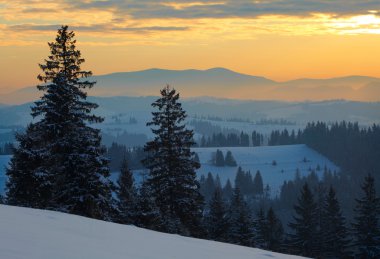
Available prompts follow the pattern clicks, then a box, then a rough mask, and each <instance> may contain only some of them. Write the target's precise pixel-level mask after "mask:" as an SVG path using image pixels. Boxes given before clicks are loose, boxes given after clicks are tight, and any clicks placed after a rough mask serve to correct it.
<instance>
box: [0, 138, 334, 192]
mask: <svg viewBox="0 0 380 259" xmlns="http://www.w3.org/2000/svg"><path fill="white" fill-rule="evenodd" d="M217 149H219V150H221V151H222V152H223V154H224V155H225V154H226V153H227V151H228V150H230V151H231V152H232V155H233V157H234V158H235V160H236V162H237V164H238V166H241V167H242V169H243V170H244V171H251V174H252V177H254V176H255V174H256V172H257V170H259V171H260V173H261V176H262V178H263V182H264V185H266V184H268V185H269V186H270V188H271V195H272V196H273V197H275V196H276V195H279V193H280V187H281V185H282V184H283V183H284V181H288V180H293V179H294V177H295V173H296V170H297V169H298V170H299V172H300V175H301V176H306V175H308V174H310V169H312V170H315V172H316V173H317V175H318V176H319V177H322V176H323V170H324V167H325V166H326V167H327V168H328V169H330V170H331V171H332V172H334V171H338V170H339V168H338V167H337V166H336V165H334V164H333V163H332V162H331V161H330V160H328V159H327V158H326V157H324V156H322V155H320V154H319V153H317V152H315V151H314V150H313V149H310V148H308V147H307V146H306V145H288V146H263V147H226V148H224V147H223V148H194V149H193V150H194V151H195V152H196V153H197V154H198V156H199V159H200V162H201V168H200V169H199V170H198V171H197V174H198V176H199V177H201V175H207V174H208V172H211V173H212V174H213V175H214V176H216V175H217V174H218V175H219V177H220V180H221V182H222V184H223V185H224V184H225V182H226V181H227V179H230V181H231V183H232V185H233V184H234V180H235V176H236V172H237V167H228V166H226V167H217V166H214V165H213V164H212V163H211V158H212V155H213V153H215V152H216V150H217ZM10 158H11V156H0V193H1V194H3V193H4V187H5V181H6V177H5V166H6V165H7V164H8V162H9V160H10ZM304 158H306V160H307V162H304ZM273 161H276V164H277V165H273V164H272V163H273ZM318 166H319V167H320V169H321V170H319V171H317V170H316V169H317V167H318ZM144 173H145V174H146V173H147V172H145V171H144V170H138V171H135V172H134V175H135V180H136V182H139V181H141V179H142V174H144ZM117 178H118V173H117V172H113V173H112V174H111V179H112V180H113V181H116V179H117Z"/></svg>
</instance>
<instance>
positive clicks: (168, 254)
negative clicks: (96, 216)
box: [0, 205, 295, 259]
mask: <svg viewBox="0 0 380 259" xmlns="http://www.w3.org/2000/svg"><path fill="white" fill-rule="evenodd" d="M0 258H7V259H16V258H17V259H25V258H28V259H44V258H46V259H51V258H55V259H76V258H81V259H87V258H91V259H97V258H99V259H104V258H107V259H116V258H120V259H140V258H141V259H153V258H157V259H158V258H159V259H176V258H178V259H203V258H204V259H224V258H234V259H243V258H244V259H245V258H247V259H248V258H249V259H253V258H295V257H293V256H289V255H283V254H277V253H272V252H267V251H263V250H259V249H254V248H247V247H242V246H235V245H230V244H224V243H219V242H212V241H206V240H200V239H195V238H187V237H182V236H178V235H169V234H163V233H159V232H154V231H149V230H145V229H141V228H136V227H132V226H125V225H119V224H114V223H109V222H104V221H99V220H93V219H88V218H84V217H79V216H74V215H68V214H64V213H59V212H52V211H44V210H35V209H28V208H20V207H12V206H5V205H0Z"/></svg>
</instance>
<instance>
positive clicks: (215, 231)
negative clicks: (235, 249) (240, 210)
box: [205, 188, 229, 242]
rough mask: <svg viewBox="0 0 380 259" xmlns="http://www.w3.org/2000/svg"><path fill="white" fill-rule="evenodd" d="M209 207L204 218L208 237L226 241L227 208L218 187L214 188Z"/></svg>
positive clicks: (227, 227)
mask: <svg viewBox="0 0 380 259" xmlns="http://www.w3.org/2000/svg"><path fill="white" fill-rule="evenodd" d="M209 208H210V211H209V213H208V215H207V216H206V219H205V223H206V228H207V234H208V238H210V239H211V240H216V241H221V242H226V241H228V231H229V219H228V214H227V212H228V210H227V206H226V204H225V202H224V200H223V196H222V190H221V189H220V188H216V189H215V192H214V195H213V197H212V199H211V201H210V204H209Z"/></svg>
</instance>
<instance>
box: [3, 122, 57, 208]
mask: <svg viewBox="0 0 380 259" xmlns="http://www.w3.org/2000/svg"><path fill="white" fill-rule="evenodd" d="M41 137H43V132H42V131H41V130H40V128H39V124H30V125H28V127H27V129H26V132H25V133H24V134H21V133H17V134H16V140H17V141H18V147H17V148H15V149H14V154H13V157H12V158H11V161H10V165H9V167H7V169H6V174H7V177H8V180H7V182H6V202H7V203H8V204H10V205H16V206H23V207H31V208H41V209H43V208H45V207H46V206H47V204H48V203H49V201H50V199H51V190H52V181H51V180H52V178H51V176H50V175H49V174H48V173H47V172H46V170H45V169H44V168H43V167H42V166H43V161H44V159H45V158H46V155H44V154H45V153H44V152H40V151H41V150H43V149H44V147H43V146H42V145H41V143H43V141H42V139H41Z"/></svg>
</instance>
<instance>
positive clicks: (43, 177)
mask: <svg viewBox="0 0 380 259" xmlns="http://www.w3.org/2000/svg"><path fill="white" fill-rule="evenodd" d="M74 36H75V34H74V32H72V31H69V30H68V27H67V26H62V27H61V28H60V29H59V30H58V34H57V37H56V40H55V41H54V42H50V43H49V47H50V55H49V56H48V58H47V59H46V60H45V62H44V64H40V68H41V69H42V71H43V73H42V74H41V75H39V76H38V79H39V80H40V81H41V82H43V84H42V85H39V86H38V89H39V90H40V91H43V92H44V95H43V96H42V97H41V99H40V100H39V101H37V102H35V106H34V107H32V116H33V117H34V118H38V119H39V121H38V122H36V123H33V124H31V125H30V126H29V127H28V129H27V131H26V133H25V134H24V135H19V136H18V137H17V139H18V140H19V142H20V145H19V147H18V148H16V151H15V155H14V157H13V159H12V161H11V165H10V168H8V170H7V175H8V177H9V181H8V184H7V189H8V190H7V195H8V200H9V202H10V203H12V204H16V205H17V204H21V205H22V203H23V202H24V201H21V200H19V197H20V196H23V195H24V196H25V193H20V188H22V186H25V182H23V181H28V179H32V181H31V182H32V184H33V185H32V186H33V187H35V188H36V189H35V192H36V193H35V194H33V195H32V196H31V199H32V200H31V201H28V202H27V203H28V204H29V205H32V206H34V205H33V204H37V205H36V207H40V208H51V209H56V210H60V211H65V212H69V213H74V214H79V215H83V216H88V217H93V218H99V219H105V218H107V217H108V211H109V207H110V204H111V203H112V202H111V201H112V197H111V189H112V184H111V182H110V181H109V180H108V179H107V177H108V176H109V170H108V166H107V163H108V161H107V159H106V158H105V156H104V152H105V150H104V148H103V147H102V146H101V137H100V130H98V129H94V128H92V127H90V126H89V125H88V124H89V123H97V122H101V121H102V120H103V119H102V118H101V117H97V116H95V115H93V114H91V111H92V110H93V109H94V108H97V104H95V103H91V102H88V101H87V100H86V98H87V94H86V92H85V91H84V90H85V89H88V88H91V87H93V86H94V84H95V83H94V82H90V81H88V80H86V79H85V78H87V77H89V76H91V72H89V71H83V70H81V64H82V63H83V62H84V59H83V58H81V52H80V51H79V50H77V49H76V46H75V44H76V41H75V39H74ZM29 158H30V160H29ZM21 175H26V176H28V177H27V178H25V179H21V177H20V176H21ZM27 193H30V190H29V189H27Z"/></svg>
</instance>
